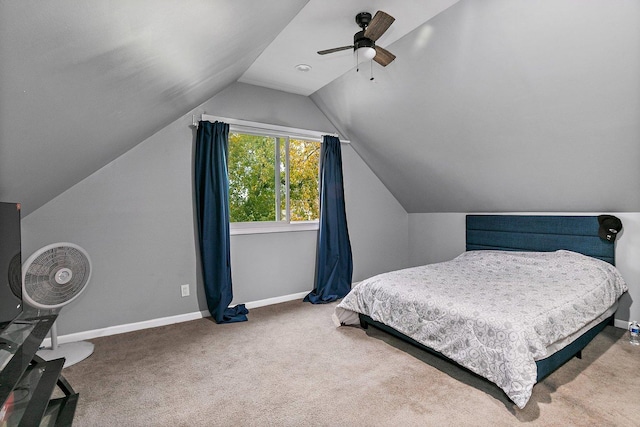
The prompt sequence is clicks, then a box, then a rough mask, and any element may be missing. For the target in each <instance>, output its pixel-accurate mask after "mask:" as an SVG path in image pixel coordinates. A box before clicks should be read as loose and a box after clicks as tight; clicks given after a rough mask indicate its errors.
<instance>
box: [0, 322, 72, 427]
mask: <svg viewBox="0 0 640 427" xmlns="http://www.w3.org/2000/svg"><path fill="white" fill-rule="evenodd" d="M56 317H57V315H55V314H53V315H45V316H36V317H25V318H22V317H19V318H18V319H16V320H15V321H14V322H13V323H12V324H11V325H10V326H9V327H8V328H7V329H5V331H3V333H2V334H1V335H0V367H2V371H1V372H0V425H3V426H5V425H6V426H7V427H12V426H19V427H23V426H24V427H31V426H71V425H72V423H73V416H74V414H75V409H76V405H77V402H78V394H77V393H75V391H74V390H73V388H72V387H71V385H70V384H69V383H68V382H67V381H66V380H65V379H64V377H63V376H62V375H61V374H60V373H61V371H62V368H63V366H64V359H63V358H62V359H55V360H51V361H45V360H43V359H41V358H40V357H38V356H37V355H36V351H38V348H39V346H40V344H41V343H42V340H43V339H44V337H45V336H46V334H47V333H48V331H49V329H50V328H51V326H52V325H53V322H55V319H56ZM56 385H58V387H59V388H60V390H62V392H63V393H64V394H65V396H64V397H60V398H56V399H52V398H51V396H52V394H53V391H54V389H55V387H56Z"/></svg>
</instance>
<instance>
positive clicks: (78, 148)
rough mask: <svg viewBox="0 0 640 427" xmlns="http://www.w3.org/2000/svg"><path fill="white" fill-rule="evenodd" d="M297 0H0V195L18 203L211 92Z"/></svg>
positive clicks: (124, 147)
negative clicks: (266, 0) (183, 0)
mask: <svg viewBox="0 0 640 427" xmlns="http://www.w3.org/2000/svg"><path fill="white" fill-rule="evenodd" d="M305 4H306V1H305V0H302V1H301V0H278V1H273V2H263V1H255V0H233V1H215V2H214V1H209V0H200V1H198V0H194V1H188V2H182V1H175V0H135V1H104V0H86V1H85V0H83V1H76V0H24V1H22V0H21V1H2V2H0V200H3V201H20V202H22V206H23V215H26V214H28V213H29V212H31V211H33V210H34V209H36V208H38V207H39V206H41V205H42V204H44V203H46V202H47V201H48V200H50V199H51V198H53V197H55V196H56V195H58V194H60V193H61V192H63V191H64V190H66V189H67V188H69V187H71V186H72V185H74V184H76V183H77V182H79V181H80V180H82V179H83V178H85V177H86V176H88V175H89V174H91V173H93V172H94V171H96V170H97V169H99V168H100V167H102V166H104V165H106V164H108V163H109V162H110V161H112V160H113V159H115V158H117V157H118V156H120V155H121V154H123V153H124V152H126V151H128V150H129V149H131V148H132V147H134V146H135V145H137V144H139V143H140V142H141V141H143V140H144V139H145V138H147V137H149V136H150V135H152V134H153V133H154V132H156V131H158V130H159V129H161V128H162V127H164V126H166V125H167V124H169V123H171V122H172V121H174V120H175V119H177V118H178V117H180V115H182V114H185V113H186V112H188V111H190V110H191V109H192V108H194V107H196V106H197V105H199V104H201V103H202V102H204V101H205V100H207V99H209V98H211V97H212V96H213V95H215V94H216V93H217V92H219V91H220V90H222V89H223V88H225V87H226V86H228V85H229V84H230V83H232V82H234V81H236V80H237V79H238V78H239V77H240V76H241V75H242V73H244V71H245V70H246V69H247V68H248V67H249V66H250V65H251V64H252V63H253V61H254V60H255V59H256V58H257V57H258V55H260V53H261V52H262V51H263V49H264V48H266V47H267V46H268V45H269V43H270V42H271V41H272V40H273V39H274V38H275V37H276V36H277V35H278V33H279V32H280V31H281V30H282V28H284V27H285V26H286V25H287V24H288V23H289V21H290V20H291V19H292V18H293V17H294V16H295V15H296V14H297V13H298V12H299V11H300V9H301V8H302V7H304V5H305ZM140 166H141V167H142V168H143V167H144V165H140Z"/></svg>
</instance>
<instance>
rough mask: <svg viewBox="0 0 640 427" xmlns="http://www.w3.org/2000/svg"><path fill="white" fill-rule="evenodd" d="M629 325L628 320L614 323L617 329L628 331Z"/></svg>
mask: <svg viewBox="0 0 640 427" xmlns="http://www.w3.org/2000/svg"><path fill="white" fill-rule="evenodd" d="M629 323H630V322H627V321H626V320H620V319H615V321H614V322H613V326H615V327H616V328H621V329H625V330H627V331H628V330H629Z"/></svg>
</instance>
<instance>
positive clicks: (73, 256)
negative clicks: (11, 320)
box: [23, 246, 90, 308]
mask: <svg viewBox="0 0 640 427" xmlns="http://www.w3.org/2000/svg"><path fill="white" fill-rule="evenodd" d="M89 266H90V262H89V259H88V257H87V256H86V254H85V253H84V252H83V251H81V250H79V249H77V248H74V247H70V246H59V247H53V248H50V249H48V250H46V251H43V252H42V253H40V254H38V255H37V256H36V257H35V259H34V260H33V261H32V262H31V263H30V264H29V265H28V266H27V268H26V271H25V273H24V283H23V286H24V291H25V294H26V295H28V297H29V299H30V300H31V302H32V303H34V304H35V305H38V306H43V307H51V308H53V307H59V306H62V305H64V304H65V303H67V302H69V301H71V300H72V299H73V298H75V297H76V296H77V295H78V294H80V292H81V291H82V290H83V289H84V287H85V286H86V284H87V282H88V280H89V274H90V267H89Z"/></svg>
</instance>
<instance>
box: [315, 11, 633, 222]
mask: <svg viewBox="0 0 640 427" xmlns="http://www.w3.org/2000/svg"><path fill="white" fill-rule="evenodd" d="M391 48H392V49H393V51H394V52H395V53H396V54H397V56H398V59H396V61H395V62H394V63H393V64H391V65H390V66H388V67H387V68H385V69H383V70H382V69H380V70H379V71H376V78H375V80H374V81H373V82H371V81H369V76H368V74H367V73H364V74H365V75H363V73H355V72H351V73H346V74H344V75H343V76H342V77H340V78H339V79H336V80H335V81H333V82H332V83H331V84H329V85H327V86H325V87H324V88H322V89H321V90H319V91H317V92H316V93H315V94H313V95H312V96H311V97H312V99H313V100H314V101H315V102H316V103H317V104H318V106H319V107H320V109H321V110H322V111H323V112H325V114H327V116H328V117H329V118H330V119H331V120H332V121H333V123H334V125H335V126H336V128H337V129H338V130H340V131H341V132H342V133H343V134H345V135H346V136H347V137H349V138H350V139H351V140H352V145H353V146H354V148H355V149H356V151H357V152H358V153H359V154H360V155H361V156H362V157H363V159H364V160H365V161H366V162H367V163H368V164H369V165H370V167H371V168H372V169H373V170H374V171H375V172H376V174H377V175H378V176H379V177H380V179H381V180H382V181H383V182H384V183H385V184H386V185H387V187H388V188H389V189H390V190H391V192H392V193H393V194H394V195H395V196H396V198H398V200H399V201H400V202H401V203H402V205H403V206H404V207H405V209H407V211H408V212H410V213H411V212H479V211H480V212H483V211H487V212H495V211H502V212H509V211H516V212H522V211H530V212H544V211H559V212H586V211H588V212H591V211H595V212H598V211H605V212H606V211H613V212H616V211H619V212H623V211H632V212H638V211H640V2H638V1H623V2H614V3H612V2H609V1H606V0H601V1H590V2H576V1H573V0H557V1H556V0H553V1H536V2H531V1H527V0H502V1H500V0H496V1H472V0H467V1H464V0H463V1H461V2H459V3H457V4H456V5H454V6H452V7H451V8H449V9H447V10H446V11H444V12H443V13H441V14H439V15H438V16H436V17H434V18H433V19H431V20H430V21H429V22H427V23H425V24H424V25H422V26H421V27H419V28H417V29H416V30H414V31H413V32H412V33H410V34H408V35H407V36H405V37H403V38H402V39H401V40H399V41H397V42H396V43H394V44H393V45H392V46H391Z"/></svg>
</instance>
